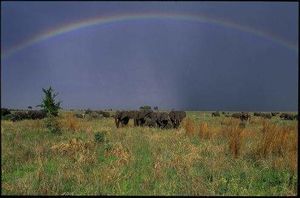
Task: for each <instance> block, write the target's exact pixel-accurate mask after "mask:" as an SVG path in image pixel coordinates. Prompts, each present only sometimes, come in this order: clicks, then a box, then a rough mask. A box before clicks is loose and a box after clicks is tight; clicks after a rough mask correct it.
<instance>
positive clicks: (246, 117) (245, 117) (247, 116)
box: [240, 112, 251, 121]
mask: <svg viewBox="0 0 300 198" xmlns="http://www.w3.org/2000/svg"><path fill="white" fill-rule="evenodd" d="M240 119H241V121H247V120H250V119H251V115H250V114H249V113H245V112H242V113H241V115H240Z"/></svg>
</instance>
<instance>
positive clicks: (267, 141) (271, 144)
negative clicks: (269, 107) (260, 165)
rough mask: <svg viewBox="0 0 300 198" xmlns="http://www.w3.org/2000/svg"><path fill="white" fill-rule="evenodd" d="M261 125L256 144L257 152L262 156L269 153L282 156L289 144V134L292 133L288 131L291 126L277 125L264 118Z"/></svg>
mask: <svg viewBox="0 0 300 198" xmlns="http://www.w3.org/2000/svg"><path fill="white" fill-rule="evenodd" d="M262 125H263V127H262V130H261V132H262V137H261V138H260V141H259V143H258V146H257V151H256V152H257V154H258V155H260V157H263V158H266V157H267V156H269V155H270V154H275V155H279V156H283V155H284V154H285V152H286V151H287V150H288V149H289V147H290V145H291V142H290V141H289V139H290V138H289V136H290V135H292V134H291V133H290V132H291V130H292V128H290V127H286V126H277V125H275V124H272V123H271V122H269V121H266V120H264V121H263V122H262ZM292 139H294V138H292Z"/></svg>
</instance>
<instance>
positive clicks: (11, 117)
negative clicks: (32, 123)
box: [1, 114, 14, 120]
mask: <svg viewBox="0 0 300 198" xmlns="http://www.w3.org/2000/svg"><path fill="white" fill-rule="evenodd" d="M13 117H14V116H13V115H12V114H7V115H5V116H1V119H2V120H12V119H13Z"/></svg>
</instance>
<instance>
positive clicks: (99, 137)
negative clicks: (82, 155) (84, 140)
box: [95, 132, 105, 143]
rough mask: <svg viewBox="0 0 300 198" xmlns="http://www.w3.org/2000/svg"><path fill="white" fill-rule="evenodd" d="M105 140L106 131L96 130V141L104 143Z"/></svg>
mask: <svg viewBox="0 0 300 198" xmlns="http://www.w3.org/2000/svg"><path fill="white" fill-rule="evenodd" d="M104 141H105V132H96V133H95V142H97V143H102V142H104Z"/></svg>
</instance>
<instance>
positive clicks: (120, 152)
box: [105, 143, 131, 165]
mask: <svg viewBox="0 0 300 198" xmlns="http://www.w3.org/2000/svg"><path fill="white" fill-rule="evenodd" d="M109 156H115V157H117V158H118V159H117V164H118V165H124V164H128V163H129V162H130V160H131V154H130V152H129V150H128V149H127V148H125V147H124V146H123V145H122V144H121V143H116V144H115V145H113V148H112V149H111V150H109V151H106V152H105V157H109Z"/></svg>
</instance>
